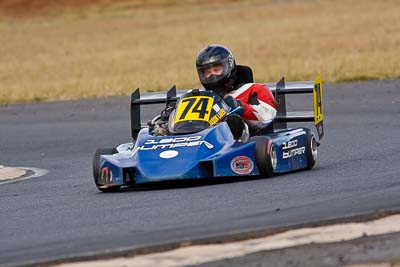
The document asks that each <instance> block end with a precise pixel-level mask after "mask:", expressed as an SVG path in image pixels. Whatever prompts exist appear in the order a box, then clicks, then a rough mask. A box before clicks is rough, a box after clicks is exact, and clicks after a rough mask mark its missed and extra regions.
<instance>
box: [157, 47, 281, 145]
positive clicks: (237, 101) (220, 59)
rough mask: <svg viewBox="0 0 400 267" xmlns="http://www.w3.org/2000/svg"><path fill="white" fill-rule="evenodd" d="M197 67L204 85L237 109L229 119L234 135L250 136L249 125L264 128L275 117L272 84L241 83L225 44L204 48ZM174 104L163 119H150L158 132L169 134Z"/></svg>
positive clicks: (255, 130)
mask: <svg viewBox="0 0 400 267" xmlns="http://www.w3.org/2000/svg"><path fill="white" fill-rule="evenodd" d="M196 68H197V73H198V75H199V79H200V82H201V84H202V85H203V86H204V88H205V89H206V90H212V91H213V92H215V93H216V94H218V95H219V96H221V97H222V98H223V99H224V101H225V102H226V103H227V104H228V105H229V106H230V107H231V110H235V114H232V115H230V116H228V118H227V119H226V121H227V123H228V125H229V127H230V128H231V130H232V133H233V135H234V137H235V139H242V140H245V139H247V138H248V135H249V129H248V128H249V127H248V126H250V132H251V133H252V134H254V133H257V132H259V131H261V130H263V129H265V128H266V127H267V126H268V125H269V124H270V122H271V121H272V120H273V119H274V118H275V117H276V110H277V103H276V101H275V99H274V97H273V95H272V93H271V91H270V90H269V88H268V87H267V86H265V85H263V84H258V83H242V82H241V81H240V80H239V79H238V75H237V67H236V63H235V58H234V56H233V54H232V52H231V51H230V50H229V49H228V48H226V47H224V46H222V45H209V46H207V47H205V48H203V49H202V50H201V51H200V52H199V54H198V55H197V58H196ZM173 108H174V107H173V106H171V107H166V109H165V110H164V111H163V112H162V114H161V116H160V117H161V119H160V117H156V118H155V119H153V121H152V122H149V123H150V124H149V125H151V126H152V127H153V128H154V133H155V135H157V136H162V135H167V134H168V129H167V128H168V126H167V121H168V117H169V114H170V113H171V111H172V109H173ZM156 120H157V122H155V121H156ZM243 121H244V122H246V123H244V122H243ZM247 125H248V126H247Z"/></svg>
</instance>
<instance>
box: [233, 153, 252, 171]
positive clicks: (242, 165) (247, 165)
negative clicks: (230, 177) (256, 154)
mask: <svg viewBox="0 0 400 267" xmlns="http://www.w3.org/2000/svg"><path fill="white" fill-rule="evenodd" d="M253 168H254V164H253V161H252V160H251V159H250V158H249V157H246V156H237V157H235V158H233V159H232V161H231V169H232V171H234V172H235V173H237V174H249V173H251V172H252V171H253Z"/></svg>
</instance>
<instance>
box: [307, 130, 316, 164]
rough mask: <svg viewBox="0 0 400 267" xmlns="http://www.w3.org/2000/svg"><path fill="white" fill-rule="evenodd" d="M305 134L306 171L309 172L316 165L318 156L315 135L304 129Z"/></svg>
mask: <svg viewBox="0 0 400 267" xmlns="http://www.w3.org/2000/svg"><path fill="white" fill-rule="evenodd" d="M304 130H305V131H306V133H307V145H306V153H307V167H306V169H307V170H311V169H312V168H314V166H315V164H316V163H317V156H318V142H317V139H316V138H315V134H314V133H313V132H312V131H311V130H310V129H304Z"/></svg>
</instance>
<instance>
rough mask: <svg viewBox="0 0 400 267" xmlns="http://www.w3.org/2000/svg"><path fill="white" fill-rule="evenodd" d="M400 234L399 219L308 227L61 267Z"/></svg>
mask: <svg viewBox="0 0 400 267" xmlns="http://www.w3.org/2000/svg"><path fill="white" fill-rule="evenodd" d="M395 232H400V215H392V216H388V217H385V218H381V219H377V220H373V221H368V222H358V223H342V224H334V225H327V226H320V227H308V228H300V229H295V230H289V231H287V232H283V233H279V234H275V235H270V236H266V237H262V238H257V239H250V240H244V241H240V242H232V243H226V244H211V245H197V246H188V247H182V248H178V249H175V250H171V251H166V252H160V253H153V254H147V255H139V256H136V257H127V258H121V257H120V258H115V259H110V260H97V261H96V260H93V261H86V262H75V263H65V264H60V265H57V266H58V267H89V266H90V267H108V266H113V267H122V266H124V267H133V266H135V267H151V266H159V267H177V266H187V265H195V264H202V263H207V262H213V261H217V260H222V259H231V258H236V257H242V256H244V255H248V254H251V253H256V252H259V251H268V250H273V249H283V248H288V247H295V246H301V245H307V244H313V243H314V244H325V243H333V242H343V241H348V240H352V239H356V238H360V237H363V236H374V235H382V234H388V233H395Z"/></svg>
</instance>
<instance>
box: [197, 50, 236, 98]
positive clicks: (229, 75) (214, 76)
mask: <svg viewBox="0 0 400 267" xmlns="http://www.w3.org/2000/svg"><path fill="white" fill-rule="evenodd" d="M196 68H197V73H198V75H199V78H200V82H201V84H202V85H203V86H204V88H205V89H206V90H212V91H214V92H215V93H216V94H218V95H220V96H224V95H225V94H226V93H228V92H230V91H232V90H233V85H234V83H235V80H236V63H235V58H234V57H233V54H232V52H231V51H230V50H229V49H228V48H226V47H224V46H222V45H209V46H207V47H205V48H203V49H202V50H201V51H200V52H199V54H198V55H197V58H196Z"/></svg>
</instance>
